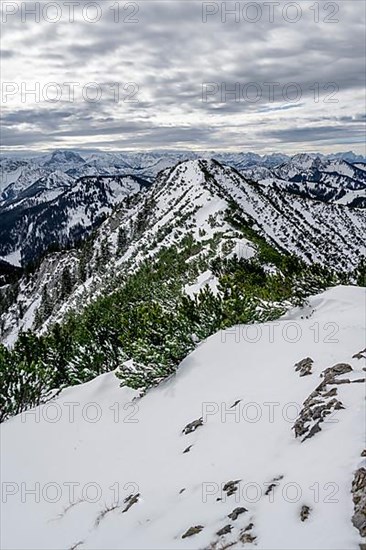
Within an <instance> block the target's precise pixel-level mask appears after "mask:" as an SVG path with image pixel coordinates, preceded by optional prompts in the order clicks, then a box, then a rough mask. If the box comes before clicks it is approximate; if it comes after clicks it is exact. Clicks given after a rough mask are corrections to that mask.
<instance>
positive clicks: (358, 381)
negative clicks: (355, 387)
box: [351, 378, 366, 384]
mask: <svg viewBox="0 0 366 550" xmlns="http://www.w3.org/2000/svg"><path fill="white" fill-rule="evenodd" d="M365 381H366V378H357V380H352V381H351V383H352V384H357V383H360V384H362V383H363V382H365Z"/></svg>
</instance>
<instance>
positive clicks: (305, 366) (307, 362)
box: [295, 357, 314, 376]
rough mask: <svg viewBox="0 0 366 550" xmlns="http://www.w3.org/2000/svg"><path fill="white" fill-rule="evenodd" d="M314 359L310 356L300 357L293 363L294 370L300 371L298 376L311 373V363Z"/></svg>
mask: <svg viewBox="0 0 366 550" xmlns="http://www.w3.org/2000/svg"><path fill="white" fill-rule="evenodd" d="M313 363H314V361H313V360H312V359H311V357H305V359H301V361H299V362H298V363H296V364H295V371H296V372H299V373H300V376H307V375H309V374H312V373H311V367H312V365H313Z"/></svg>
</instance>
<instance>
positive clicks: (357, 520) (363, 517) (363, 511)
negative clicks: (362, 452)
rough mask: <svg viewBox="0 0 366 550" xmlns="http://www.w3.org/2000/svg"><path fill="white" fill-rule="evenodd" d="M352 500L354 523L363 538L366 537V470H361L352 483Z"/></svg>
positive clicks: (357, 472)
mask: <svg viewBox="0 0 366 550" xmlns="http://www.w3.org/2000/svg"><path fill="white" fill-rule="evenodd" d="M351 493H352V500H353V505H354V514H353V516H352V523H353V525H354V526H355V527H356V529H358V531H359V532H360V535H361V537H366V469H365V468H359V469H358V470H357V471H356V473H355V476H354V478H353V481H352V489H351Z"/></svg>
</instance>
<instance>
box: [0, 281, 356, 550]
mask: <svg viewBox="0 0 366 550" xmlns="http://www.w3.org/2000/svg"><path fill="white" fill-rule="evenodd" d="M364 300H365V294H364V289H361V288H357V287H336V288H333V289H330V290H328V291H326V292H324V293H322V294H320V295H318V296H314V297H312V298H311V299H310V301H309V305H308V306H307V307H306V308H305V309H295V310H292V311H291V312H289V313H288V314H287V315H286V317H285V318H283V319H280V320H278V321H276V322H273V323H266V324H259V325H255V326H241V327H239V326H238V327H233V328H230V329H228V330H227V331H225V332H221V333H217V334H215V335H213V336H212V337H211V338H209V339H208V340H207V341H206V342H205V343H202V344H201V345H200V346H199V347H198V348H197V349H196V351H194V352H193V353H192V354H190V355H189V356H188V357H187V358H186V359H185V360H184V361H183V363H182V364H181V366H180V368H179V369H178V372H177V373H176V375H174V376H173V377H171V378H170V379H169V380H167V381H165V382H164V383H163V384H161V385H160V386H158V387H157V388H155V389H153V390H151V391H149V392H148V393H147V394H146V395H145V396H144V397H142V398H138V394H137V392H134V391H133V390H131V389H129V388H120V387H119V380H118V379H117V378H116V377H115V375H114V374H113V373H109V374H105V375H103V376H101V377H99V378H97V379H95V380H94V381H92V382H89V383H87V384H84V385H81V386H76V387H73V388H69V389H67V390H64V392H62V393H61V395H59V396H58V397H57V398H56V399H55V400H54V401H53V402H52V403H49V404H48V405H44V406H42V407H38V408H36V409H34V410H33V411H29V412H28V413H25V414H24V415H23V416H22V415H19V416H17V417H14V418H13V419H11V420H9V421H7V422H6V423H5V424H3V425H2V427H1V430H2V433H1V437H2V447H1V474H2V481H3V505H2V506H3V510H2V514H1V522H2V525H1V527H2V529H1V542H2V547H4V548H8V549H9V550H10V549H12V548H13V549H18V548H24V549H28V548H29V549H34V550H35V549H37V550H41V549H47V550H48V549H52V548H55V549H56V548H57V549H58V548H68V549H71V548H80V549H83V548H85V549H100V548H111V549H112V548H115V549H120V548H126V549H127V548H128V549H136V550H137V549H141V548H149V549H153V548H155V549H164V548H165V549H172V548H182V549H183V548H192V549H197V548H202V549H223V548H228V547H231V548H258V549H263V550H270V549H276V550H280V549H281V550H282V549H302V550H315V549H316V550H322V549H324V550H329V549H330V548H332V549H339V550H341V549H342V550H343V549H345V548H347V549H350V550H358V549H359V545H360V543H361V542H362V539H361V537H360V532H362V533H363V534H365V530H366V526H365V523H362V521H360V514H359V512H358V511H359V509H360V508H359V505H358V504H357V502H359V500H358V498H356V490H358V491H360V482H359V480H360V479H361V480H362V471H364V470H362V468H364V467H365V458H362V457H361V453H362V454H363V456H364V454H365V453H364V452H363V449H364V433H365V419H364V415H363V410H364V409H363V407H364V404H363V402H364V385H363V383H361V381H363V380H364V378H365V360H364V359H365V353H364V351H363V352H362V353H359V352H361V351H362V350H363V348H364V346H365V341H364V324H365V313H364V307H363V305H364ZM330 324H331V326H330ZM299 362H301V365H302V366H301V365H300V367H301V368H300V369H299V368H298V367H296V365H298V364H299ZM335 365H337V368H335ZM330 367H334V369H333V370H332V371H329V370H328V371H326V369H329V368H330ZM328 413H331V414H328ZM301 422H302V424H301ZM314 426H317V427H318V429H313V427H314ZM294 428H295V429H294ZM301 429H303V430H305V432H304V434H303V435H299V433H300V432H301ZM312 432H313V433H312ZM296 435H298V436H297V437H296ZM310 435H311V437H307V436H310ZM356 479H357V480H358V485H357V484H356V485H357V487H358V489H357V488H356V485H355V484H353V481H355V480H356ZM73 484H74V485H73ZM72 487H73V489H72V491H71V488H72ZM31 490H32V491H33V493H30V492H28V493H27V491H31ZM363 490H365V488H364V489H363ZM70 491H71V492H70ZM361 492H362V481H361ZM359 494H360V493H359V492H358V493H357V495H359ZM70 495H71V496H70ZM363 498H364V497H363ZM353 499H354V502H353ZM361 517H362V515H361ZM19 518H21V521H22V529H19ZM353 522H354V524H355V525H354V524H353Z"/></svg>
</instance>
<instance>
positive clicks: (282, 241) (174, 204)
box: [3, 160, 365, 341]
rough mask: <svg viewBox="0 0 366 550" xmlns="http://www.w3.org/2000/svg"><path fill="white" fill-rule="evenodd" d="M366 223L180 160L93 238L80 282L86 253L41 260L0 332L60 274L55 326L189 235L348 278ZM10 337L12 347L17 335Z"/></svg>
mask: <svg viewBox="0 0 366 550" xmlns="http://www.w3.org/2000/svg"><path fill="white" fill-rule="evenodd" d="M70 193H71V192H70ZM91 197H92V198H95V197H94V195H93V194H92V195H91ZM80 202H81V201H80V200H78V201H77V204H79V205H80ZM79 208H80V206H79ZM364 225H365V211H364V210H362V209H356V208H348V207H346V206H343V205H335V204H328V203H324V202H321V201H314V200H311V199H307V198H303V197H299V196H296V195H293V194H291V193H286V192H283V191H282V192H279V191H277V190H275V189H274V188H272V187H271V186H259V185H256V184H254V183H251V182H250V181H248V180H247V179H245V178H244V177H243V176H242V175H241V174H240V173H239V172H237V171H235V170H234V169H232V168H230V167H228V166H224V165H221V164H219V163H218V162H217V161H209V160H195V161H188V162H183V163H180V164H178V165H177V166H176V167H174V168H171V169H167V170H166V171H164V172H162V173H161V174H160V176H159V177H158V178H157V180H156V182H155V183H154V185H153V186H152V187H151V188H150V189H149V190H147V191H146V192H145V193H144V195H143V200H141V197H140V195H139V194H136V195H135V196H134V197H132V196H131V195H130V196H129V198H128V203H126V202H122V203H121V205H119V206H117V208H116V210H115V211H114V212H113V214H112V215H110V216H109V217H108V219H107V220H106V221H105V222H104V223H103V224H102V225H101V227H100V228H99V229H98V230H97V232H96V235H95V238H94V240H93V246H92V247H91V249H90V250H88V253H87V255H88V268H87V273H86V274H85V276H83V277H81V276H80V272H81V269H82V265H81V264H82V263H83V262H84V261H85V254H84V253H83V252H77V251H71V252H64V253H60V254H58V256H57V258H56V261H55V260H53V259H52V258H50V257H46V258H45V260H44V262H43V264H42V265H41V266H40V268H39V270H37V271H36V272H35V273H34V274H33V275H32V277H31V278H30V279H29V277H27V278H24V279H23V280H22V281H21V282H20V289H19V293H18V298H17V302H16V304H15V305H14V306H13V307H12V308H11V309H10V310H9V312H8V314H7V315H5V316H4V320H3V333H4V334H5V335H7V336H6V337H8V336H9V335H10V334H17V333H18V331H19V329H20V328H22V329H23V330H24V329H28V328H31V327H32V325H33V321H34V316H35V312H36V310H37V309H38V308H39V307H40V306H41V296H42V292H43V290H42V289H47V290H48V293H49V294H50V293H51V294H52V293H53V292H54V289H55V291H56V287H57V285H58V284H59V283H60V280H61V277H62V273H63V270H64V269H65V268H67V269H68V270H69V271H70V272H71V274H72V279H73V281H74V282H73V284H72V289H71V293H69V294H68V295H67V297H66V298H65V299H64V300H63V302H62V308H61V311H60V315H61V317H60V316H59V315H58V311H59V306H57V307H55V309H54V313H55V314H56V317H54V318H53V320H60V319H62V315H63V314H64V312H65V307H66V308H67V307H74V308H75V307H76V308H78V307H79V305H80V302H82V303H87V302H88V301H90V299H94V297H95V296H96V294H98V293H99V292H102V291H103V289H105V288H106V286H107V285H108V281H109V280H110V279H111V277H112V278H113V276H114V274H116V273H120V274H121V276H123V274H124V273H126V274H127V273H129V272H131V270H133V269H135V268H136V266H138V265H139V262H141V261H144V260H145V259H146V258H149V257H151V258H153V257H154V256H155V255H156V254H157V252H158V251H159V250H161V249H162V247H168V246H176V245H177V244H178V243H180V242H181V241H182V239H183V238H184V237H185V236H187V235H188V234H189V233H191V234H192V236H193V238H194V239H195V240H196V241H197V242H200V243H202V246H203V247H206V248H207V250H210V249H211V248H212V246H215V250H216V251H215V252H214V254H217V255H220V254H221V255H224V256H225V252H223V250H224V249H225V247H226V248H227V247H229V248H228V252H226V254H228V253H231V252H236V253H237V255H239V256H243V257H250V256H252V255H253V254H254V253H255V250H256V249H257V245H256V244H255V243H254V242H253V239H255V238H256V236H258V237H260V238H262V239H265V241H267V242H268V243H270V244H271V245H272V246H274V247H275V248H276V249H277V250H279V251H282V252H286V253H291V254H294V255H295V256H298V257H299V258H300V259H301V260H303V261H305V262H306V263H312V262H318V263H320V264H321V265H324V266H328V267H331V268H334V269H336V270H337V271H338V272H339V273H342V272H344V273H347V272H350V271H352V270H353V269H355V268H356V267H357V266H358V265H359V263H360V261H361V258H362V250H363V242H364V241H363V234H362V231H360V228H361V229H362V227H364ZM238 228H239V229H238ZM54 230H55V229H54ZM50 231H51V229H50ZM121 231H122V232H123V240H124V241H125V242H124V243H123V247H122V248H123V249H122V250H121V247H120V246H119V240H120V237H121ZM212 239H215V243H216V244H215V245H214V244H213V243H211V242H210V241H212ZM107 250H108V252H106V251H107ZM102 256H103V260H102V264H101V257H102ZM54 265H56V267H55V266H54ZM84 271H85V269H84ZM78 304H79V305H78ZM19 308H20V310H21V313H20V317H19ZM14 331H15V332H14ZM10 338H11V341H13V338H14V336H11V337H10Z"/></svg>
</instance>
